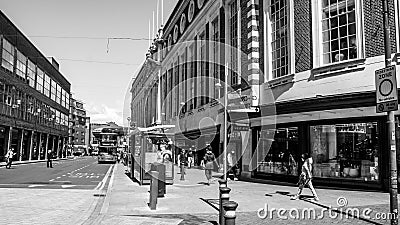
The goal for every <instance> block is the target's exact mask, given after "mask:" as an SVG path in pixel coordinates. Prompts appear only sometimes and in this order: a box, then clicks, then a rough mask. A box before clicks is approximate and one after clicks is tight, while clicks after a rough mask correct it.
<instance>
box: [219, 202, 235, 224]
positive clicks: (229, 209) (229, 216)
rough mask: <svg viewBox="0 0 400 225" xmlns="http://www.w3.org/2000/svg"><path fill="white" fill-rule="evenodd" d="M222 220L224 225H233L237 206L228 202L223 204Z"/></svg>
mask: <svg viewBox="0 0 400 225" xmlns="http://www.w3.org/2000/svg"><path fill="white" fill-rule="evenodd" d="M223 206H224V211H225V215H224V219H225V223H224V225H235V220H236V212H235V211H236V208H237V207H238V204H237V203H236V202H234V201H228V202H226V203H224V205H223Z"/></svg>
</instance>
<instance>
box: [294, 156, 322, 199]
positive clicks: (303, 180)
mask: <svg viewBox="0 0 400 225" xmlns="http://www.w3.org/2000/svg"><path fill="white" fill-rule="evenodd" d="M301 160H302V161H303V166H302V167H301V174H300V178H299V182H298V183H297V184H298V185H299V190H298V192H297V194H296V195H294V196H293V197H292V198H291V199H292V200H297V199H299V197H300V195H301V192H302V191H303V188H304V186H306V185H308V187H309V188H310V190H311V193H312V194H313V196H314V200H315V201H319V198H318V196H317V192H316V191H315V188H314V186H313V184H312V182H311V179H312V176H311V175H312V164H313V160H312V158H311V157H310V156H309V155H308V153H304V154H302V155H301Z"/></svg>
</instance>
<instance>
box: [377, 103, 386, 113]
mask: <svg viewBox="0 0 400 225" xmlns="http://www.w3.org/2000/svg"><path fill="white" fill-rule="evenodd" d="M378 110H379V111H380V112H383V110H385V106H384V105H383V104H378Z"/></svg>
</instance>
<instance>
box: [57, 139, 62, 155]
mask: <svg viewBox="0 0 400 225" xmlns="http://www.w3.org/2000/svg"><path fill="white" fill-rule="evenodd" d="M57 152H58V158H62V151H61V136H58V137H57Z"/></svg>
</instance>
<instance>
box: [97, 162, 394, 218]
mask: <svg viewBox="0 0 400 225" xmlns="http://www.w3.org/2000/svg"><path fill="white" fill-rule="evenodd" d="M124 172H125V170H124V167H123V165H122V164H117V166H116V169H115V171H114V174H113V181H112V183H111V184H110V187H109V189H108V192H107V195H106V198H105V204H104V205H103V208H102V210H101V213H100V215H99V217H98V220H97V221H96V224H97V223H100V224H109V222H110V221H114V220H118V221H119V223H122V224H159V223H162V224H203V223H205V224H213V223H214V224H215V223H216V221H218V212H217V210H216V209H215V208H214V207H212V205H213V203H217V202H218V182H217V181H215V182H213V183H212V184H211V185H209V186H208V185H204V184H203V183H202V182H204V181H205V176H204V171H202V170H199V169H188V170H187V171H186V176H185V180H184V181H181V180H180V179H179V178H180V174H178V173H179V170H178V169H177V168H176V170H175V180H174V185H167V191H166V195H165V197H164V198H159V199H158V203H157V209H156V210H150V209H149V207H148V205H147V203H148V202H149V192H148V191H149V188H150V187H149V185H145V186H139V185H138V184H136V183H133V182H132V181H131V180H130V179H129V177H128V176H126V175H125V174H124ZM228 186H229V187H230V188H231V189H232V191H231V195H230V196H231V200H234V201H236V202H237V203H238V204H239V207H238V209H237V215H238V219H237V221H238V223H237V224H265V222H266V221H265V219H260V218H259V217H258V215H257V211H258V210H259V209H260V208H266V207H267V206H268V209H272V208H276V209H280V208H282V209H286V210H294V209H305V208H306V209H308V208H314V209H315V210H316V212H317V214H318V212H320V211H321V210H322V209H324V208H325V209H326V208H327V207H333V208H338V207H339V206H342V205H343V204H345V206H346V207H350V208H357V207H358V208H360V209H364V208H366V207H368V208H371V210H375V211H376V210H379V211H382V212H387V210H388V208H387V206H388V204H389V195H388V194H387V193H381V192H360V191H343V190H332V189H318V190H317V192H318V194H319V195H320V198H321V200H320V202H317V203H316V202H314V201H312V200H308V199H302V200H298V201H294V200H290V197H291V195H292V194H294V193H296V191H297V188H296V187H287V186H278V185H269V184H258V183H249V182H242V181H229V182H228ZM303 194H304V195H305V196H307V195H311V192H310V191H309V190H305V191H304V193H303ZM339 197H341V198H339ZM338 198H339V200H340V201H339V203H338ZM338 204H340V205H338ZM339 210H340V208H339ZM343 215H346V214H343ZM371 215H372V214H371ZM328 216H329V215H328V214H327V217H328ZM344 217H346V216H344ZM149 218H150V220H149V221H151V223H148V222H145V221H147V220H146V219H149ZM273 219H274V221H275V222H277V224H288V223H289V224H291V223H292V222H293V224H297V223H299V224H301V223H300V222H301V221H298V220H294V221H292V222H290V220H282V219H279V218H277V217H275V218H273ZM344 219H345V218H344ZM344 219H343V223H348V222H350V224H352V223H355V224H364V223H367V224H370V223H371V221H372V220H371V221H368V220H359V219H357V220H356V219H354V220H348V221H347V222H346V220H344ZM279 221H281V222H282V223H279ZM331 222H332V221H331V220H330V219H329V218H326V219H323V220H319V221H318V220H317V221H314V222H310V221H308V223H307V224H324V223H331ZM384 222H385V221H379V223H378V224H381V223H384ZM386 222H387V221H386Z"/></svg>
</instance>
